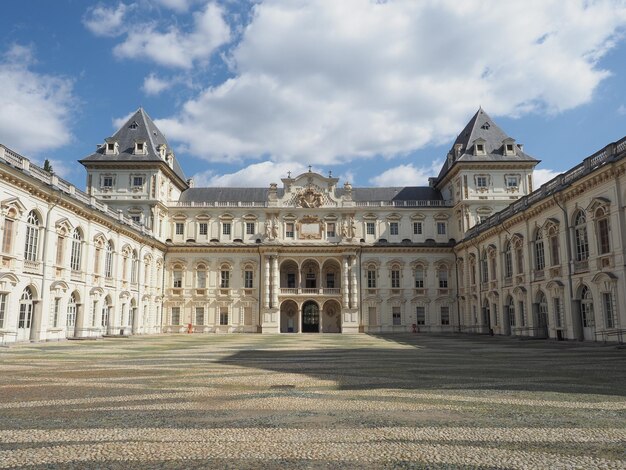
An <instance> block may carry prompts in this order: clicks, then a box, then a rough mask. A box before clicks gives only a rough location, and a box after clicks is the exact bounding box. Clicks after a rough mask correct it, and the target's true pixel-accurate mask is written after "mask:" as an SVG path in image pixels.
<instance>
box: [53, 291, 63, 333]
mask: <svg viewBox="0 0 626 470" xmlns="http://www.w3.org/2000/svg"><path fill="white" fill-rule="evenodd" d="M53 308H54V310H53V315H52V326H53V327H54V328H56V327H58V326H59V313H60V312H61V298H60V297H55V298H54V307H53Z"/></svg>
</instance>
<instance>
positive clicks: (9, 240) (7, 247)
mask: <svg viewBox="0 0 626 470" xmlns="http://www.w3.org/2000/svg"><path fill="white" fill-rule="evenodd" d="M13 224H14V221H13V220H11V219H4V234H3V235H2V252H3V253H11V251H12V249H13V229H14V225H13Z"/></svg>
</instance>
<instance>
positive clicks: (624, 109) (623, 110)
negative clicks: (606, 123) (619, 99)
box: [617, 104, 626, 116]
mask: <svg viewBox="0 0 626 470" xmlns="http://www.w3.org/2000/svg"><path fill="white" fill-rule="evenodd" d="M617 114H619V115H620V116H626V106H625V105H623V104H620V105H619V107H618V108H617Z"/></svg>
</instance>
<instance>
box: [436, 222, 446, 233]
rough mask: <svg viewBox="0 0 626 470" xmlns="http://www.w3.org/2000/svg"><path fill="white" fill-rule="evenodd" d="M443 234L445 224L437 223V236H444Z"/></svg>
mask: <svg viewBox="0 0 626 470" xmlns="http://www.w3.org/2000/svg"><path fill="white" fill-rule="evenodd" d="M445 234H446V223H445V222H437V235H445Z"/></svg>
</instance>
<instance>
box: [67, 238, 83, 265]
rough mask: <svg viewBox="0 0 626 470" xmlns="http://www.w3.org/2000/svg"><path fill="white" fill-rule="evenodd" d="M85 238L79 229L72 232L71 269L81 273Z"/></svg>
mask: <svg viewBox="0 0 626 470" xmlns="http://www.w3.org/2000/svg"><path fill="white" fill-rule="evenodd" d="M82 248H83V237H82V235H81V233H80V230H78V229H77V228H75V229H74V232H72V252H71V254H70V269H71V270H72V271H80V263H81V255H82Z"/></svg>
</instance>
